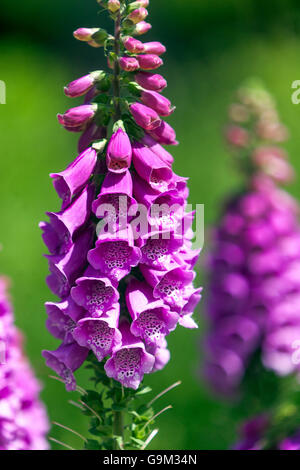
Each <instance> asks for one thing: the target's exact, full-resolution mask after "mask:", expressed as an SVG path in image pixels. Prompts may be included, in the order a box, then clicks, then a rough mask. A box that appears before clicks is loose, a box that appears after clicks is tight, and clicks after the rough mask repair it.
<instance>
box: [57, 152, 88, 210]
mask: <svg viewBox="0 0 300 470" xmlns="http://www.w3.org/2000/svg"><path fill="white" fill-rule="evenodd" d="M96 161H97V152H96V150H94V149H92V148H89V149H87V150H86V151H84V152H82V153H81V154H80V155H79V156H78V157H77V158H76V160H74V162H73V163H71V165H69V166H68V167H67V169H66V170H64V171H62V172H60V173H51V174H50V176H51V178H52V179H53V185H54V188H55V190H56V192H57V194H58V196H59V197H60V198H61V199H62V201H63V206H62V208H63V209H64V208H65V207H66V206H68V205H69V204H70V202H71V200H72V198H73V196H74V195H76V194H77V193H78V192H79V191H81V189H83V187H84V186H85V185H86V183H87V182H88V180H89V178H90V176H91V174H92V173H93V171H94V168H95V165H96Z"/></svg>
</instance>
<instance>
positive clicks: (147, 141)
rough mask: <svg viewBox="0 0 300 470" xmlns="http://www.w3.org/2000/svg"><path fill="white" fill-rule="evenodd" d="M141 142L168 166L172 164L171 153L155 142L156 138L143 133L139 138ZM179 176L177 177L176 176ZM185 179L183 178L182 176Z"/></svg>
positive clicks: (180, 179) (179, 180)
mask: <svg viewBox="0 0 300 470" xmlns="http://www.w3.org/2000/svg"><path fill="white" fill-rule="evenodd" d="M141 143H142V144H144V145H146V146H147V147H149V148H150V150H152V152H154V153H156V155H157V156H158V157H159V158H160V159H161V160H162V161H163V162H164V163H166V164H167V165H169V166H170V167H171V166H172V165H173V162H174V158H173V157H172V155H171V154H170V153H169V152H168V151H167V150H166V149H164V148H163V147H162V146H161V145H160V144H159V143H157V142H156V140H154V139H152V137H150V135H148V134H145V135H144V137H143V138H142V140H141ZM178 178H179V177H178ZM184 180H185V178H184ZM181 181H182V178H179V179H178V182H181Z"/></svg>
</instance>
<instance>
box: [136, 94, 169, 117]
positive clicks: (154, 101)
mask: <svg viewBox="0 0 300 470" xmlns="http://www.w3.org/2000/svg"><path fill="white" fill-rule="evenodd" d="M141 99H142V102H143V104H145V105H146V106H149V108H152V109H154V111H156V112H157V114H159V115H160V116H170V114H172V113H173V111H174V110H175V107H174V106H172V105H171V102H170V101H169V100H168V99H167V98H166V97H165V96H162V95H161V94H159V93H157V91H149V90H144V91H143V92H142V97H141Z"/></svg>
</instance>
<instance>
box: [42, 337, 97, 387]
mask: <svg viewBox="0 0 300 470" xmlns="http://www.w3.org/2000/svg"><path fill="white" fill-rule="evenodd" d="M88 353H89V350H88V349H87V348H83V347H81V346H79V345H78V344H77V343H76V342H75V341H74V342H73V343H69V344H64V343H62V344H61V345H60V346H59V347H58V349H56V350H55V351H43V357H44V358H45V359H46V365H47V366H48V367H50V369H53V370H54V371H55V372H56V373H57V374H58V375H59V377H61V378H62V379H63V380H64V382H65V385H66V390H68V391H69V392H70V391H73V390H76V380H75V377H74V374H73V372H75V371H76V370H77V369H79V367H80V366H81V365H82V364H83V362H84V361H85V360H86V358H87V355H88Z"/></svg>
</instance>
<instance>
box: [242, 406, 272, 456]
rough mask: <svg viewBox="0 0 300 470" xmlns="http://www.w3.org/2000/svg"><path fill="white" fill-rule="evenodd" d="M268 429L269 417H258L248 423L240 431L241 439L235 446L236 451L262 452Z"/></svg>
mask: <svg viewBox="0 0 300 470" xmlns="http://www.w3.org/2000/svg"><path fill="white" fill-rule="evenodd" d="M268 427H269V418H268V416H267V415H261V416H256V417H255V418H252V419H250V420H249V421H247V422H246V423H245V424H244V425H243V427H242V429H241V430H240V435H241V439H240V441H239V442H238V443H237V444H235V446H234V450H261V449H262V445H263V442H262V441H263V438H264V435H265V432H266V431H267V429H268Z"/></svg>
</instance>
